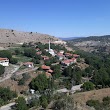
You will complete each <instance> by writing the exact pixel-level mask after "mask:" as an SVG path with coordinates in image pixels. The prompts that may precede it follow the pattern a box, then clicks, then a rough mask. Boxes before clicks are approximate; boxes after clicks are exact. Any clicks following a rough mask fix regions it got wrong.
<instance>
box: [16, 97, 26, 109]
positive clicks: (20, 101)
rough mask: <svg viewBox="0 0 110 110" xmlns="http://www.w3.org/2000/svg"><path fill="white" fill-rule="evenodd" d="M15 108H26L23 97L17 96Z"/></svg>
mask: <svg viewBox="0 0 110 110" xmlns="http://www.w3.org/2000/svg"><path fill="white" fill-rule="evenodd" d="M16 109H17V110H28V107H27V105H26V101H25V99H24V98H23V97H18V99H17V100H16Z"/></svg>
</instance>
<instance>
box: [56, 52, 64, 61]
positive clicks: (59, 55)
mask: <svg viewBox="0 0 110 110" xmlns="http://www.w3.org/2000/svg"><path fill="white" fill-rule="evenodd" d="M57 58H58V59H59V60H63V59H64V55H63V54H62V53H60V52H59V53H57Z"/></svg>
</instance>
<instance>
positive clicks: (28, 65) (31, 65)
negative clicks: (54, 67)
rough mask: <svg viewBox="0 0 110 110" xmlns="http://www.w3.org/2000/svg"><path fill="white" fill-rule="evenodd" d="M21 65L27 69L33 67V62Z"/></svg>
mask: <svg viewBox="0 0 110 110" xmlns="http://www.w3.org/2000/svg"><path fill="white" fill-rule="evenodd" d="M23 65H24V66H26V67H28V68H32V67H34V64H33V62H25V63H24V64H23Z"/></svg>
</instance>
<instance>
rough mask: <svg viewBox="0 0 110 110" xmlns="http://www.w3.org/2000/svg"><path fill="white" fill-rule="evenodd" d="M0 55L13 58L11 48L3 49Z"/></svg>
mask: <svg viewBox="0 0 110 110" xmlns="http://www.w3.org/2000/svg"><path fill="white" fill-rule="evenodd" d="M0 57H4V58H9V59H11V58H12V54H11V52H10V51H9V50H1V51H0Z"/></svg>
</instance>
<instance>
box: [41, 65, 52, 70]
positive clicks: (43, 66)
mask: <svg viewBox="0 0 110 110" xmlns="http://www.w3.org/2000/svg"><path fill="white" fill-rule="evenodd" d="M41 68H42V69H43V70H50V66H46V65H42V66H41Z"/></svg>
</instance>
